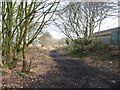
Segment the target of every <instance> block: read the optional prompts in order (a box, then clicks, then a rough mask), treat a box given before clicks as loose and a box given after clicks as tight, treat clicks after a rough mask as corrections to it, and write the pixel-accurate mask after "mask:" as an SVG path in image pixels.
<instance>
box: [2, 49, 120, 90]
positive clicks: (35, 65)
mask: <svg viewBox="0 0 120 90" xmlns="http://www.w3.org/2000/svg"><path fill="white" fill-rule="evenodd" d="M27 57H28V59H29V60H30V59H31V60H32V69H31V71H30V73H28V74H23V73H21V72H20V71H21V62H20V63H19V64H18V65H17V67H16V68H14V69H13V70H9V69H5V70H4V72H3V76H2V88H3V89H4V88H120V75H119V74H117V73H115V72H114V71H116V70H112V71H111V70H109V69H104V67H98V66H99V65H98V66H97V65H96V66H95V65H94V63H93V64H90V63H89V62H86V61H84V60H78V59H75V58H70V57H68V56H66V55H63V54H60V53H58V52H57V51H54V50H53V51H48V50H43V49H39V48H31V49H29V51H28V55H27Z"/></svg>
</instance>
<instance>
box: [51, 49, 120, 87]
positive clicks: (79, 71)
mask: <svg viewBox="0 0 120 90" xmlns="http://www.w3.org/2000/svg"><path fill="white" fill-rule="evenodd" d="M50 56H51V57H53V59H54V60H55V61H56V62H57V63H58V64H59V70H60V72H62V75H63V77H65V79H64V80H62V83H63V86H64V87H80V88H94V87H95V88H111V87H120V85H119V84H120V83H118V80H120V77H119V76H117V75H115V74H113V73H112V72H109V71H108V72H104V71H101V70H99V69H98V68H94V67H91V66H89V65H87V64H85V63H84V62H83V61H76V60H73V59H70V58H67V57H66V56H63V55H60V54H59V53H57V52H56V51H51V53H50ZM53 78H54V77H53ZM60 79H61V78H60ZM57 83H59V81H58V82H57ZM60 85H61V84H60Z"/></svg>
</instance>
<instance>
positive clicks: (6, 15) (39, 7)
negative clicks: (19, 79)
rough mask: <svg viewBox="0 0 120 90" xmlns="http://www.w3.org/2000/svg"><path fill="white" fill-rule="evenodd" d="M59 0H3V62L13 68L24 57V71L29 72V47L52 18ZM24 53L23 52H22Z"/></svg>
mask: <svg viewBox="0 0 120 90" xmlns="http://www.w3.org/2000/svg"><path fill="white" fill-rule="evenodd" d="M58 4H59V2H56V1H54V2H52V3H48V1H47V0H45V1H42V2H37V0H34V2H29V3H28V2H20V3H17V2H2V63H3V64H4V65H6V66H7V67H8V68H10V69H12V68H13V67H15V66H16V65H17V62H18V58H19V56H20V55H22V57H23V66H22V71H23V72H29V70H30V64H31V61H29V60H27V57H26V52H27V47H28V46H29V44H31V43H32V42H33V41H34V40H35V39H36V37H37V36H38V35H39V34H40V32H41V31H42V29H43V28H44V27H45V26H46V25H47V24H48V22H50V21H51V20H52V16H53V14H54V13H55V11H56V8H57V6H58ZM21 53H22V54H21Z"/></svg>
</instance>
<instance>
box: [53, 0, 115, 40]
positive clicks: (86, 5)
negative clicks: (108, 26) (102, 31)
mask: <svg viewBox="0 0 120 90" xmlns="http://www.w3.org/2000/svg"><path fill="white" fill-rule="evenodd" d="M115 7H117V4H116V3H113V2H70V3H69V4H68V5H67V6H66V7H65V8H63V10H60V11H59V12H58V13H57V16H58V17H59V21H60V22H55V24H56V26H57V27H58V28H59V29H60V30H61V31H62V32H63V33H64V34H65V35H66V36H67V37H68V38H70V39H71V40H72V41H74V39H75V38H85V39H92V38H93V32H94V30H95V28H96V27H98V26H99V28H100V25H101V22H102V21H103V20H104V19H105V18H107V17H108V16H111V15H112V14H113V13H114V8H115Z"/></svg>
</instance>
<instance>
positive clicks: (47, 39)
mask: <svg viewBox="0 0 120 90" xmlns="http://www.w3.org/2000/svg"><path fill="white" fill-rule="evenodd" d="M52 42H53V37H52V36H51V35H50V33H49V32H45V33H44V34H43V35H42V36H41V37H40V38H39V43H40V44H42V46H45V47H47V46H49V45H52Z"/></svg>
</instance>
